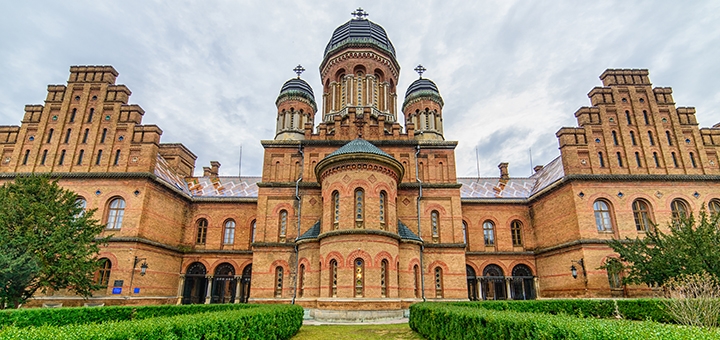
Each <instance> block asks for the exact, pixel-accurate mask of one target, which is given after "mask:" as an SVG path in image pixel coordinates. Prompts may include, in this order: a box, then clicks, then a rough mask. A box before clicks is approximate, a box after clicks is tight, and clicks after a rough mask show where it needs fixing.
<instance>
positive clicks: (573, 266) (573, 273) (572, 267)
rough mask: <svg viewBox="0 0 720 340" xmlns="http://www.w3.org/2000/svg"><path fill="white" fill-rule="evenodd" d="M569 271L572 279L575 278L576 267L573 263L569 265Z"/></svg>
mask: <svg viewBox="0 0 720 340" xmlns="http://www.w3.org/2000/svg"><path fill="white" fill-rule="evenodd" d="M570 273H572V277H573V279H577V268H575V265H572V266H570Z"/></svg>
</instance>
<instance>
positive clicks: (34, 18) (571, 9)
mask: <svg viewBox="0 0 720 340" xmlns="http://www.w3.org/2000/svg"><path fill="white" fill-rule="evenodd" d="M358 6H361V7H363V8H364V9H365V10H366V11H367V12H368V13H369V14H370V16H369V19H370V20H372V21H374V22H376V23H378V24H380V25H382V26H383V27H384V28H385V30H386V31H387V33H388V35H389V37H390V39H391V41H392V43H393V44H394V46H395V49H396V51H397V57H398V59H399V60H398V61H399V62H400V65H401V67H402V72H401V77H400V82H399V87H398V93H399V100H400V101H402V98H403V95H404V93H405V89H406V88H407V86H408V85H409V84H410V83H411V82H412V81H413V80H415V79H416V77H417V75H416V74H415V73H414V72H413V71H412V69H413V68H415V66H416V65H417V64H419V63H421V64H422V65H424V66H425V67H426V68H427V69H428V71H427V72H426V73H425V76H426V77H427V78H430V79H432V80H434V81H435V83H437V85H438V86H439V88H440V93H441V95H442V96H443V98H444V100H445V107H444V109H443V115H444V122H445V138H446V139H447V140H457V141H459V145H458V148H457V150H456V157H457V166H458V168H457V172H458V176H476V175H477V168H476V162H475V149H476V148H477V149H478V150H479V152H480V158H479V160H480V174H481V175H482V176H497V175H498V170H497V164H498V163H500V162H503V161H507V162H510V174H511V176H518V177H519V176H528V175H529V174H530V160H529V154H530V153H529V149H532V159H533V163H534V164H535V165H537V164H546V163H547V162H549V161H551V160H552V159H554V158H555V157H557V156H558V155H559V151H558V149H557V146H558V145H557V140H556V138H555V132H556V131H557V130H558V129H560V127H562V126H575V125H576V121H575V118H574V116H573V113H574V112H575V111H576V110H577V109H578V108H579V107H581V106H587V105H589V104H590V103H589V100H588V98H587V93H588V92H589V91H590V90H591V89H592V88H593V87H595V86H600V85H601V83H600V80H599V79H598V76H599V75H600V74H601V73H602V72H603V71H604V70H605V69H607V68H646V69H649V70H650V79H651V81H652V82H653V84H654V86H663V87H666V86H670V87H673V90H674V98H675V101H676V103H677V105H678V106H694V107H696V108H697V112H698V114H697V117H698V120H699V122H700V125H701V126H711V125H713V124H715V123H718V122H720V2H719V1H712V0H711V1H692V2H684V1H577V0H574V1H529V0H528V1H505V0H503V1H447V0H444V1H407V2H403V3H400V2H399V1H393V2H390V1H367V0H363V1H357V0H356V1H353V2H349V1H327V2H324V3H320V1H298V0H293V1H253V2H250V1H202V2H201V1H190V2H185V1H127V0H125V1H44V2H40V1H3V2H2V3H0V13H1V14H0V32H2V33H0V125H18V124H20V119H21V118H22V115H23V107H24V105H25V104H40V103H42V102H43V100H44V99H45V95H46V86H47V85H48V84H64V83H65V82H66V81H67V78H68V75H69V72H68V70H69V67H70V66H71V65H112V66H114V67H115V69H117V70H118V71H119V73H120V76H119V78H118V83H120V84H125V85H127V86H128V87H129V88H130V90H131V91H132V92H133V94H132V96H131V99H130V102H131V103H133V104H139V105H140V106H142V107H143V108H144V109H145V111H146V114H145V117H144V119H143V123H145V124H156V125H158V126H160V128H161V129H162V130H163V131H164V133H163V136H162V141H163V142H173V143H183V144H185V145H186V146H187V147H189V148H190V149H191V150H192V151H193V152H194V153H195V154H197V155H198V160H197V163H196V169H197V170H196V173H201V172H202V166H207V165H208V164H209V162H210V161H211V160H218V161H220V162H221V163H222V164H223V166H222V167H221V169H220V170H221V174H222V175H237V173H238V158H239V157H238V155H239V149H240V145H242V147H243V169H242V174H243V175H259V174H260V172H261V166H262V153H263V149H262V146H261V145H260V142H259V141H260V140H261V139H272V138H273V137H274V133H275V115H276V108H275V104H274V103H275V98H276V96H277V94H278V92H279V91H280V87H281V86H282V84H283V83H284V82H285V81H286V80H288V79H289V78H291V77H293V76H294V73H293V71H292V69H293V68H294V67H295V66H296V65H297V64H302V65H303V66H304V67H305V68H306V69H307V70H308V71H307V72H305V74H303V78H304V79H306V80H307V81H308V82H309V83H310V84H311V85H312V86H313V88H314V91H315V94H316V98H317V99H318V101H319V99H320V94H321V87H320V80H319V71H318V67H319V64H320V62H321V61H322V53H323V51H324V48H325V45H326V44H327V42H328V40H329V39H330V36H331V35H332V32H333V30H334V29H335V28H336V27H337V26H339V25H341V24H343V23H345V22H346V21H348V20H349V19H350V17H351V16H350V12H352V11H353V10H354V9H355V8H357V7H358ZM318 116H319V115H318Z"/></svg>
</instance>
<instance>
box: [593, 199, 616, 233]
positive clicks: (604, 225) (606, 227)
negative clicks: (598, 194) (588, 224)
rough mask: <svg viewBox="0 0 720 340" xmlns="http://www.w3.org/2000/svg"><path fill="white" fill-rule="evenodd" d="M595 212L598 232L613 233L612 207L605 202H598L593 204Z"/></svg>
mask: <svg viewBox="0 0 720 340" xmlns="http://www.w3.org/2000/svg"><path fill="white" fill-rule="evenodd" d="M593 209H594V210H595V225H596V226H597V230H598V231H601V232H609V231H612V221H611V220H610V206H609V204H608V203H607V202H605V201H603V200H597V201H595V203H594V204H593Z"/></svg>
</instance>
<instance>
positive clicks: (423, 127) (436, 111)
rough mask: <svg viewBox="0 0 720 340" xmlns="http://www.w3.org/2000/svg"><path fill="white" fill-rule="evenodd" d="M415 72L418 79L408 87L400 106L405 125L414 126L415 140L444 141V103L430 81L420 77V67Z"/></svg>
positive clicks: (421, 69) (421, 72) (423, 70)
mask: <svg viewBox="0 0 720 340" xmlns="http://www.w3.org/2000/svg"><path fill="white" fill-rule="evenodd" d="M415 71H417V72H418V73H419V74H420V78H419V79H418V80H416V81H414V82H413V83H412V84H410V86H409V87H408V89H407V92H405V101H404V102H403V106H402V111H403V113H404V114H405V124H409V123H412V124H414V126H415V139H422V140H444V139H445V138H444V137H443V118H442V108H443V105H444V103H443V99H442V97H441V96H440V91H438V88H437V85H435V83H434V82H433V81H432V80H430V79H426V78H423V77H422V74H423V72H425V68H424V67H422V65H418V67H416V68H415Z"/></svg>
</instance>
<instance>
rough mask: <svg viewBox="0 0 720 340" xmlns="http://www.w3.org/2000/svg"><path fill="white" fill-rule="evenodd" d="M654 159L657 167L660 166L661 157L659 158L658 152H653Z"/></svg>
mask: <svg viewBox="0 0 720 340" xmlns="http://www.w3.org/2000/svg"><path fill="white" fill-rule="evenodd" d="M653 160H654V161H655V167H656V168H659V167H660V159H658V155H657V152H653Z"/></svg>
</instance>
